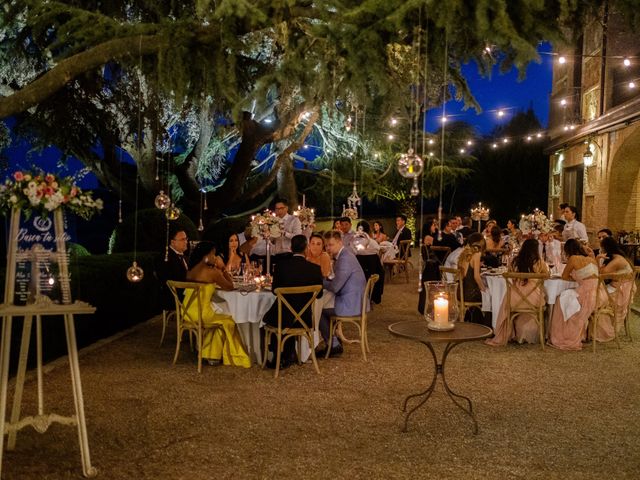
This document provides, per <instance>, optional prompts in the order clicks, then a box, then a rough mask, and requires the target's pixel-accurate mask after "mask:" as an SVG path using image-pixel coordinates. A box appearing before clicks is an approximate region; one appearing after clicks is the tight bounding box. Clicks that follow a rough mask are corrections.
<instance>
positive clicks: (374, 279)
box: [361, 273, 380, 318]
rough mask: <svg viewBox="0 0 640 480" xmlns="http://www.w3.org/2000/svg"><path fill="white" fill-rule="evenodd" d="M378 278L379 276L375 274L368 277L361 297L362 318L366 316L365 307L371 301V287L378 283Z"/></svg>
mask: <svg viewBox="0 0 640 480" xmlns="http://www.w3.org/2000/svg"><path fill="white" fill-rule="evenodd" d="M379 278H380V275H378V274H377V273H374V274H373V275H371V276H370V277H369V280H367V285H366V286H365V287H364V294H363V295H362V310H361V313H362V317H363V318H364V317H366V315H367V306H368V304H369V302H370V301H371V293H372V292H373V286H374V285H375V283H376V282H377V281H378V279H379Z"/></svg>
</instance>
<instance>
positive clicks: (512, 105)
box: [427, 43, 554, 135]
mask: <svg viewBox="0 0 640 480" xmlns="http://www.w3.org/2000/svg"><path fill="white" fill-rule="evenodd" d="M538 51H539V52H544V53H549V52H551V51H552V48H551V45H550V44H549V43H543V44H541V45H540V47H539V48H538ZM540 59H541V63H531V64H529V66H528V68H527V72H526V74H527V75H526V78H525V79H524V80H523V81H522V82H519V81H518V71H517V70H515V69H512V70H511V71H509V72H507V73H506V74H501V73H500V72H499V70H498V67H497V66H496V67H494V69H493V73H492V76H491V78H483V77H481V76H480V74H479V73H478V67H477V65H476V64H475V63H469V64H466V65H464V66H463V69H462V71H463V74H464V76H465V78H467V81H468V82H469V86H470V88H471V91H472V92H473V95H474V96H475V98H476V100H477V101H478V103H479V104H480V106H481V107H482V113H480V114H477V112H476V111H475V110H474V109H468V110H463V107H464V103H463V102H458V101H455V100H451V101H449V102H447V104H446V115H447V117H448V118H450V119H451V120H464V121H465V122H467V123H470V124H471V125H473V126H475V127H476V129H477V130H478V133H480V134H483V135H486V134H489V133H491V131H492V130H493V129H494V128H495V127H496V126H498V125H500V124H503V123H507V122H509V119H510V118H511V117H512V116H513V114H515V113H516V112H518V111H519V110H525V111H526V110H527V109H528V108H529V105H530V104H531V105H533V109H534V111H535V113H536V116H537V117H538V120H540V123H541V124H542V126H543V127H544V128H546V127H547V122H548V117H549V96H550V94H551V79H552V70H553V59H554V57H553V56H551V55H544V54H543V55H541V56H540ZM500 109H502V110H503V111H504V113H505V114H504V115H503V116H502V117H499V116H498V111H499V110H500ZM441 118H442V107H440V108H434V109H431V110H429V112H428V114H427V130H428V131H430V132H433V131H435V130H437V129H438V128H439V126H440V123H439V122H440V121H441Z"/></svg>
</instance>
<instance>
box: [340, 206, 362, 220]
mask: <svg viewBox="0 0 640 480" xmlns="http://www.w3.org/2000/svg"><path fill="white" fill-rule="evenodd" d="M342 216H343V217H349V218H350V219H351V220H356V219H357V218H358V211H357V210H356V209H355V208H351V207H349V208H345V209H344V210H343V211H342Z"/></svg>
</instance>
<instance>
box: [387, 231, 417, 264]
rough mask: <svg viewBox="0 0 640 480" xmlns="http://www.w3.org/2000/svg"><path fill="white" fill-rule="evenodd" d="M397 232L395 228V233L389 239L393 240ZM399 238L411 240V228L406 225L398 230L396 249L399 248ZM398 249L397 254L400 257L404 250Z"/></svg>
mask: <svg viewBox="0 0 640 480" xmlns="http://www.w3.org/2000/svg"><path fill="white" fill-rule="evenodd" d="M397 234H398V231H397V230H396V233H394V234H393V237H391V239H392V240H393V239H394V238H396V235H397ZM401 240H413V236H412V235H411V230H410V229H409V227H407V226H406V225H405V227H404V228H403V229H402V231H401V232H400V235H399V236H398V243H397V244H396V245H397V247H398V249H400V241H401ZM398 251H399V253H398V256H399V257H402V256H403V254H404V252H402V251H400V250H398ZM409 256H411V249H409Z"/></svg>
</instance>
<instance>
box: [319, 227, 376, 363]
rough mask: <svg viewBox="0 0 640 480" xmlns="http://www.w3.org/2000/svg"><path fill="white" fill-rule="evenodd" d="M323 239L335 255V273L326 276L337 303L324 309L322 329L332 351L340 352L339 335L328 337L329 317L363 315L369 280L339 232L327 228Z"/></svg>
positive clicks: (337, 353)
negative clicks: (363, 300) (364, 298)
mask: <svg viewBox="0 0 640 480" xmlns="http://www.w3.org/2000/svg"><path fill="white" fill-rule="evenodd" d="M324 239H325V245H326V249H327V253H329V255H331V257H333V259H334V265H333V273H332V274H331V275H329V277H328V278H326V279H325V280H324V288H326V289H327V290H329V291H330V292H333V293H334V295H335V304H334V307H333V308H325V309H324V310H322V317H321V319H320V333H321V334H322V338H324V341H325V343H326V344H327V345H330V346H331V354H330V355H340V354H341V353H342V344H341V343H340V341H339V340H338V338H337V337H335V336H334V337H333V338H332V339H329V318H330V317H331V316H332V315H338V316H354V315H360V313H362V312H361V310H362V296H363V294H364V289H365V287H366V284H367V280H366V278H365V276H364V272H363V271H362V267H361V266H360V263H358V259H357V258H356V256H355V255H354V254H353V252H352V251H351V250H350V249H348V248H345V246H344V244H343V243H342V236H341V234H340V232H338V231H336V230H332V231H330V232H327V233H326V234H325V236H324ZM325 352H326V351H325Z"/></svg>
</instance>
